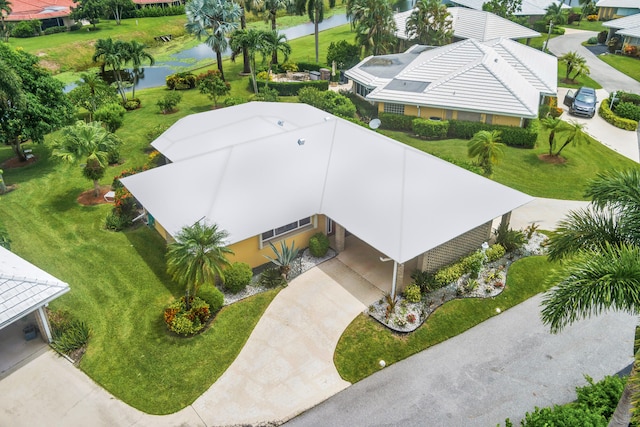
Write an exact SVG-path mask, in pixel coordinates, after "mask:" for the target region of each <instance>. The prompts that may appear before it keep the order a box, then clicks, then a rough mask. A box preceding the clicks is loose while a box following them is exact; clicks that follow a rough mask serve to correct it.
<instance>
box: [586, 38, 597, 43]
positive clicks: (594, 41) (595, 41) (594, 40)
mask: <svg viewBox="0 0 640 427" xmlns="http://www.w3.org/2000/svg"><path fill="white" fill-rule="evenodd" d="M587 44H598V38H597V37H589V40H587Z"/></svg>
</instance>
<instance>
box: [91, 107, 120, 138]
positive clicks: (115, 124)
mask: <svg viewBox="0 0 640 427" xmlns="http://www.w3.org/2000/svg"><path fill="white" fill-rule="evenodd" d="M126 112H127V110H125V109H124V107H123V106H122V105H120V104H106V105H103V106H102V107H100V108H98V109H97V110H96V112H95V113H94V115H93V118H94V119H95V120H96V121H98V122H102V124H103V125H104V127H105V128H107V130H108V131H109V132H115V131H116V130H118V129H119V128H120V127H121V126H122V123H124V114H125V113H126Z"/></svg>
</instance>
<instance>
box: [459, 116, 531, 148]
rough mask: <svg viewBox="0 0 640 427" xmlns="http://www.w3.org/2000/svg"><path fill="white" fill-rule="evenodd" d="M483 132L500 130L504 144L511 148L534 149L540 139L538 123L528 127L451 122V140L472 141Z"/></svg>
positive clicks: (462, 121)
mask: <svg viewBox="0 0 640 427" xmlns="http://www.w3.org/2000/svg"><path fill="white" fill-rule="evenodd" d="M481 130H488V131H492V130H499V131H500V132H501V139H502V142H503V143H504V144H506V145H508V146H511V147H520V148H533V147H535V145H536V141H537V139H538V121H537V120H531V121H530V122H529V124H528V126H527V127H525V128H521V127H517V126H503V125H489V124H486V123H481V122H469V121H464V120H450V121H449V133H448V135H447V136H448V137H449V138H461V139H471V138H472V137H473V135H475V134H476V133H478V132H479V131H481Z"/></svg>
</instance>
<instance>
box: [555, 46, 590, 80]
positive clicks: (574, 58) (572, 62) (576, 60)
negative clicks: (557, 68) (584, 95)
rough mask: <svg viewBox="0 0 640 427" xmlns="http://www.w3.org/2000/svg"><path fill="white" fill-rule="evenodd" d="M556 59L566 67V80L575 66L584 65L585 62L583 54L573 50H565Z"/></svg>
mask: <svg viewBox="0 0 640 427" xmlns="http://www.w3.org/2000/svg"><path fill="white" fill-rule="evenodd" d="M558 59H559V60H560V62H562V63H563V64H565V65H566V67H567V71H566V74H565V79H566V80H569V76H570V75H571V72H572V71H574V69H575V68H579V67H581V66H585V67H586V64H587V60H586V59H585V58H584V56H582V55H578V52H575V51H573V52H567V53H565V54H564V55H562V56H561V57H560V58H558ZM587 68H588V67H587Z"/></svg>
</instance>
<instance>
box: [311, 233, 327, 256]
mask: <svg viewBox="0 0 640 427" xmlns="http://www.w3.org/2000/svg"><path fill="white" fill-rule="evenodd" d="M328 250H329V238H328V237H327V236H326V235H325V234H324V233H316V234H314V235H313V236H311V238H310V239H309V252H311V255H313V256H314V257H316V258H321V257H323V256H325V255H326V254H327V251H328Z"/></svg>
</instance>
